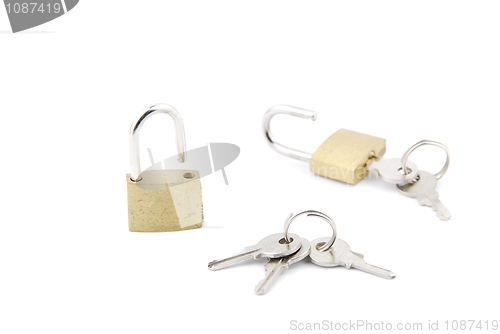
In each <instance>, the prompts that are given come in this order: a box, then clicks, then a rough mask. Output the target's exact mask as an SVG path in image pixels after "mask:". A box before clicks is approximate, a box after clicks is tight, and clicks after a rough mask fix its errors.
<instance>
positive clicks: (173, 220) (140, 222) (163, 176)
mask: <svg viewBox="0 0 500 334" xmlns="http://www.w3.org/2000/svg"><path fill="white" fill-rule="evenodd" d="M141 177H142V179H141V180H140V181H138V182H133V181H132V180H130V174H127V192H128V223H129V230H130V231H131V232H170V231H182V230H190V229H195V228H199V227H201V225H202V223H203V203H202V198H201V182H200V180H199V178H200V175H199V173H198V172H197V171H191V170H189V171H188V170H152V171H144V172H142V174H141Z"/></svg>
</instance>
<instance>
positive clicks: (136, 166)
mask: <svg viewBox="0 0 500 334" xmlns="http://www.w3.org/2000/svg"><path fill="white" fill-rule="evenodd" d="M160 113H161V114H167V115H170V116H172V119H173V120H174V125H175V133H176V139H177V152H178V155H179V161H180V162H184V161H185V160H186V137H185V133H184V122H183V121H182V117H181V115H180V114H179V113H178V112H177V110H175V108H174V107H172V106H170V105H168V104H155V105H152V106H150V107H148V108H146V109H144V110H143V111H142V112H140V113H139V114H138V115H137V117H136V119H135V120H134V121H133V122H132V125H131V126H130V134H129V145H130V146H129V147H130V179H131V180H132V181H134V182H137V181H140V179H139V176H140V175H141V172H142V171H141V154H140V147H139V135H140V132H141V128H142V125H143V124H144V122H146V120H147V119H148V118H150V117H151V116H153V115H156V114H160Z"/></svg>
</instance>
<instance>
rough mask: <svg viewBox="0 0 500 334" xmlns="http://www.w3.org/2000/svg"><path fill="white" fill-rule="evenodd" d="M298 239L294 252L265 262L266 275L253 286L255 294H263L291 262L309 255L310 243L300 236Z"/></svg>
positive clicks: (293, 262)
mask: <svg viewBox="0 0 500 334" xmlns="http://www.w3.org/2000/svg"><path fill="white" fill-rule="evenodd" d="M300 241H301V247H300V249H299V250H298V251H297V252H296V253H294V254H292V255H289V256H286V257H282V258H277V259H270V260H269V262H267V263H266V266H265V268H266V277H264V279H263V280H262V281H260V282H259V283H257V285H256V287H255V293H256V294H258V295H263V294H265V293H266V292H267V291H268V290H269V287H270V286H271V285H272V283H273V282H274V281H275V280H276V278H277V277H278V276H279V274H280V273H281V272H283V271H284V270H285V269H288V268H289V267H290V266H291V265H292V264H295V263H297V262H299V261H302V260H304V259H305V258H306V257H308V256H309V253H310V251H311V243H310V242H309V240H307V239H304V238H300Z"/></svg>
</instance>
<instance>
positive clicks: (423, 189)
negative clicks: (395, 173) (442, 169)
mask: <svg viewBox="0 0 500 334" xmlns="http://www.w3.org/2000/svg"><path fill="white" fill-rule="evenodd" d="M418 175H419V179H418V181H416V182H415V183H410V184H405V185H399V184H398V189H399V192H401V193H402V194H403V195H406V196H409V197H414V198H416V199H417V201H418V203H419V204H420V205H425V206H430V207H432V208H433V209H434V210H436V212H437V216H438V217H439V219H441V220H448V219H450V218H451V214H450V211H448V209H447V208H446V207H445V206H444V204H443V203H442V202H441V201H440V200H439V193H438V192H437V191H436V185H437V178H436V176H435V175H434V174H431V173H429V172H425V171H420V172H419V173H418Z"/></svg>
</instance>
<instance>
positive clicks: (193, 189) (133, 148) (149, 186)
mask: <svg viewBox="0 0 500 334" xmlns="http://www.w3.org/2000/svg"><path fill="white" fill-rule="evenodd" d="M159 113H164V114H168V115H170V116H172V118H173V120H174V123H175V131H176V136H177V150H178V155H179V161H181V162H184V161H185V159H186V153H185V152H186V140H185V135H184V124H183V122H182V118H181V116H180V115H179V113H178V112H177V110H175V109H174V108H173V107H172V106H169V105H166V104H158V105H153V106H151V107H149V108H146V109H145V110H144V111H143V112H141V113H140V114H139V115H138V116H137V118H136V119H135V120H134V122H133V123H132V126H131V128H130V136H129V138H130V169H131V170H130V174H127V176H126V177H127V192H128V221H129V230H130V231H132V232H169V231H180V230H189V229H194V228H199V227H201V225H202V223H203V204H202V196H201V183H200V180H199V178H200V174H199V173H198V171H195V170H146V171H142V172H141V162H140V151H139V133H140V130H141V127H142V125H143V124H144V122H145V121H146V120H147V119H148V118H149V117H151V116H153V115H155V114H159Z"/></svg>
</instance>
